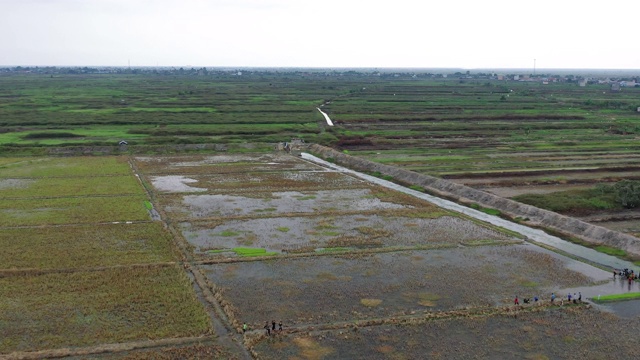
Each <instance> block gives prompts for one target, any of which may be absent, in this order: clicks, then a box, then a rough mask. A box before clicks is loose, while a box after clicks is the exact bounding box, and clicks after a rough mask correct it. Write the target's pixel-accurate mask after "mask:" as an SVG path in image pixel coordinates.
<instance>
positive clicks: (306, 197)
mask: <svg viewBox="0 0 640 360" xmlns="http://www.w3.org/2000/svg"><path fill="white" fill-rule="evenodd" d="M315 198H316V196H315V195H307V196H297V197H296V199H298V200H313V199H315Z"/></svg>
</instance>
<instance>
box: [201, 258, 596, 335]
mask: <svg viewBox="0 0 640 360" xmlns="http://www.w3.org/2000/svg"><path fill="white" fill-rule="evenodd" d="M567 264H568V260H562V259H560V258H559V257H557V256H556V255H554V254H549V253H545V252H541V251H539V250H538V249H537V248H535V247H533V246H531V245H512V246H500V247H481V248H459V249H448V250H433V251H405V252H397V253H383V254H375V255H369V256H353V255H351V256H342V257H340V256H336V257H311V258H304V259H278V260H266V261H259V262H245V263H234V264H217V265H207V266H204V267H203V268H204V269H206V273H207V276H208V277H209V278H210V279H211V281H212V282H214V283H216V284H218V285H219V286H221V287H223V288H224V293H225V295H226V296H227V297H228V298H229V299H230V300H231V301H232V302H233V304H234V306H235V307H236V308H237V309H238V311H239V317H240V318H241V319H242V321H247V323H249V324H251V325H252V326H253V327H254V328H256V326H259V325H260V324H261V323H263V322H264V321H265V319H281V320H282V321H284V322H286V323H287V324H289V325H292V324H295V325H300V324H313V323H326V322H333V321H347V320H349V319H366V318H372V317H388V316H396V315H401V314H407V313H409V312H411V311H433V310H452V309H456V308H463V307H468V306H471V307H473V306H496V305H505V304H510V303H511V302H512V301H513V298H514V296H516V295H519V296H521V297H530V298H532V297H533V296H534V295H538V296H540V297H541V298H547V297H549V296H550V294H551V292H552V291H555V290H556V289H560V288H566V287H569V286H575V285H577V284H580V285H582V286H587V285H592V284H594V283H595V281H596V280H597V279H594V278H593V277H591V276H588V275H586V274H583V273H579V272H576V271H573V270H570V269H567ZM371 299H373V300H380V302H379V304H377V305H371V303H369V302H367V300H371ZM373 304H375V302H374V303H373Z"/></svg>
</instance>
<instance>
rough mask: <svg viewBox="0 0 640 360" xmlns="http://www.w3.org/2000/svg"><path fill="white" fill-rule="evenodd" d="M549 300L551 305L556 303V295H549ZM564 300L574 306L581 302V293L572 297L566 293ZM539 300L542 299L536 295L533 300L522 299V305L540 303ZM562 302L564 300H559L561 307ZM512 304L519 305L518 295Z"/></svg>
mask: <svg viewBox="0 0 640 360" xmlns="http://www.w3.org/2000/svg"><path fill="white" fill-rule="evenodd" d="M550 299H551V303H552V304H554V303H555V302H556V293H551V298H550ZM566 299H567V301H568V302H570V303H571V302H573V303H574V304H577V303H579V302H582V292H578V294H576V293H573V295H571V293H568V294H567V297H566ZM541 300H542V298H541V297H538V296H537V295H536V296H534V297H533V298H523V299H522V303H523V304H530V303H531V302H533V303H534V304H537V303H538V301H541ZM564 300H565V298H561V299H559V301H560V304H561V305H562V304H563V303H564ZM513 304H514V305H520V300H519V299H518V295H516V297H515V299H514V300H513Z"/></svg>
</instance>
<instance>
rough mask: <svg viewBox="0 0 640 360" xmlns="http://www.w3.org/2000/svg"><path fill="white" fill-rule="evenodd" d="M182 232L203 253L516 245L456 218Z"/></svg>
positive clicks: (295, 220) (310, 221)
mask: <svg viewBox="0 0 640 360" xmlns="http://www.w3.org/2000/svg"><path fill="white" fill-rule="evenodd" d="M181 228H182V232H183V234H184V236H185V238H186V239H187V240H188V241H189V243H191V244H192V245H194V246H195V248H196V251H198V252H200V253H202V252H203V251H206V250H208V249H227V248H234V247H241V246H251V247H258V248H265V249H267V250H268V251H292V250H296V249H298V248H301V247H312V248H323V247H333V246H335V244H336V243H340V244H342V246H349V244H350V240H352V244H353V246H358V245H359V244H365V245H367V244H368V245H373V244H377V245H378V246H420V245H427V244H429V245H434V244H461V243H462V244H464V243H469V242H473V241H480V240H489V241H494V242H495V241H508V240H515V239H514V238H512V237H509V236H507V235H505V234H503V233H500V232H497V231H495V230H492V229H489V228H486V227H482V226H480V225H478V224H475V223H472V222H470V221H468V220H464V219H461V218H456V217H452V216H443V217H440V218H436V219H423V218H409V217H393V216H382V215H343V216H333V217H280V218H259V219H249V220H232V221H226V222H224V223H222V224H221V225H219V226H214V227H208V226H206V227H205V228H199V226H197V225H192V224H191V223H182V224H181Z"/></svg>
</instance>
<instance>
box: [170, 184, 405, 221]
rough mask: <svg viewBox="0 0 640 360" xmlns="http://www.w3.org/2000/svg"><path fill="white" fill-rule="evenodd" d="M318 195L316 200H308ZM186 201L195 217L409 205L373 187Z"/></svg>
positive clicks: (195, 197) (193, 197) (188, 198)
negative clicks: (381, 195)
mask: <svg viewBox="0 0 640 360" xmlns="http://www.w3.org/2000/svg"><path fill="white" fill-rule="evenodd" d="M309 196H314V197H315V199H314V201H305V199H307V198H308V197H309ZM183 204H184V205H185V206H186V207H187V208H188V210H189V211H190V212H191V216H193V217H211V216H230V215H248V214H277V213H314V212H317V211H331V210H338V209H340V210H341V209H350V210H356V211H367V210H381V209H403V208H405V206H403V205H398V204H394V203H390V202H384V201H381V200H380V199H378V198H376V197H374V196H372V195H371V190H370V189H353V190H331V191H324V190H323V191H315V192H313V193H309V192H305V193H301V192H297V191H285V192H274V193H272V194H271V196H270V197H267V198H250V197H244V196H236V195H187V196H185V197H184V198H183Z"/></svg>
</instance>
